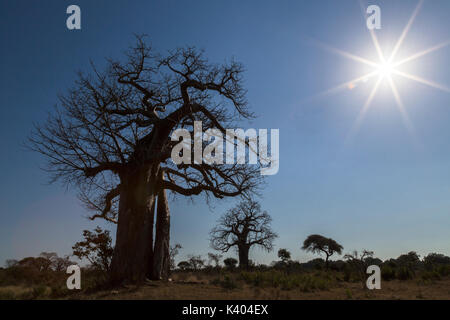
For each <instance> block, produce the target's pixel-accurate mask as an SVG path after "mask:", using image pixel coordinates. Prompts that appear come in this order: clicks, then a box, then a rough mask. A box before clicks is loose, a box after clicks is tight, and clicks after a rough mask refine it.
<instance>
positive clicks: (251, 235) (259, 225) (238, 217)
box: [210, 200, 277, 268]
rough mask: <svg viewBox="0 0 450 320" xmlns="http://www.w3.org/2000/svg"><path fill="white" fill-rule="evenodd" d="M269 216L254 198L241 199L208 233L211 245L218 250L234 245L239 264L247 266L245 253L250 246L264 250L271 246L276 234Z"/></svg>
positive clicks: (246, 253)
mask: <svg viewBox="0 0 450 320" xmlns="http://www.w3.org/2000/svg"><path fill="white" fill-rule="evenodd" d="M271 222H272V218H271V217H270V215H269V214H268V213H267V212H266V211H264V212H261V206H260V204H259V203H258V202H256V201H253V200H246V201H241V202H240V203H239V204H238V205H237V206H236V207H235V208H232V209H230V210H228V211H227V212H226V213H225V214H224V215H223V216H222V217H221V218H220V219H219V221H218V225H217V226H216V227H214V228H213V229H212V230H211V232H210V241H211V247H212V248H213V249H215V250H218V251H221V252H228V250H229V249H230V248H236V249H237V251H238V254H239V266H240V267H244V268H247V267H248V266H249V259H248V254H249V250H250V248H251V247H252V246H257V247H260V248H263V249H265V250H267V251H271V250H272V249H273V241H274V240H275V238H276V237H277V234H276V233H275V232H273V231H272V228H271V226H270V223H271Z"/></svg>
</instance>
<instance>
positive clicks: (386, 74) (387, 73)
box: [377, 62, 394, 78]
mask: <svg viewBox="0 0 450 320" xmlns="http://www.w3.org/2000/svg"><path fill="white" fill-rule="evenodd" d="M377 69H378V75H379V76H380V77H381V78H390V77H391V75H392V73H393V72H394V65H393V64H391V63H389V62H382V63H380V64H379V65H378V67H377Z"/></svg>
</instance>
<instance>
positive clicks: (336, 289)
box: [0, 271, 450, 300]
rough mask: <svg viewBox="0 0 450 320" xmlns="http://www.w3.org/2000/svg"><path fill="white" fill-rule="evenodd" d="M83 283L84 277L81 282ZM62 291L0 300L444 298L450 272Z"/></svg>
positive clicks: (258, 276)
mask: <svg viewBox="0 0 450 320" xmlns="http://www.w3.org/2000/svg"><path fill="white" fill-rule="evenodd" d="M84 284H85V285H88V282H86V279H85V282H84ZM83 288H84V290H82V291H68V290H67V289H61V288H59V287H49V286H45V285H33V286H26V285H8V286H1V287H0V300H1V299H52V298H59V299H148V300H158V299H168V300H171V299H187V300H210V299H214V300H233V299H243V300H277V299H283V300H299V299H300V300H311V299H313V300H322V299H326V300H330V299H331V300H346V299H355V300H360V299H364V300H367V299H386V300H396V299H430V300H434V299H445V300H449V299H450V276H447V277H442V279H440V280H423V279H422V280H420V278H416V279H413V280H392V281H382V282H381V290H371V291H370V290H367V289H363V288H362V284H361V282H347V281H344V280H343V276H342V274H340V273H337V272H336V273H333V272H330V273H325V272H319V271H315V272H310V273H294V274H286V273H283V272H276V271H271V272H232V273H224V272H219V273H217V272H213V273H203V272H197V273H195V272H180V273H175V274H174V275H173V280H172V281H169V282H162V281H147V282H146V283H145V284H143V285H141V286H125V287H122V288H120V289H115V290H97V289H96V290H92V289H89V287H86V286H84V287H83Z"/></svg>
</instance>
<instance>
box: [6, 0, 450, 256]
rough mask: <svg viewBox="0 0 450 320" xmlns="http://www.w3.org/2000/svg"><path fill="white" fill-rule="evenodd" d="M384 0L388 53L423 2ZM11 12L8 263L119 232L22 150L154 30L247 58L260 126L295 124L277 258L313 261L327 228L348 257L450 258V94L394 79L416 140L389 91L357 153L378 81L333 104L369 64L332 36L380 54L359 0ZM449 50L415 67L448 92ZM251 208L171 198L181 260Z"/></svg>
mask: <svg viewBox="0 0 450 320" xmlns="http://www.w3.org/2000/svg"><path fill="white" fill-rule="evenodd" d="M70 4H77V5H79V6H80V8H81V13H82V22H81V24H82V30H81V31H69V30H67V28H66V23H65V21H66V18H67V14H66V8H67V6H68V5H70ZM371 4H377V5H379V6H380V8H381V13H382V15H381V17H382V29H381V30H377V31H376V34H377V37H378V39H379V42H380V46H381V48H382V49H383V50H384V51H385V52H386V54H387V53H389V51H390V50H392V48H393V47H394V45H395V42H396V40H397V39H398V37H399V36H400V34H401V32H402V29H403V28H404V26H405V25H406V23H407V22H408V19H409V17H410V16H411V14H412V12H413V10H414V8H415V5H416V2H415V1H406V0H405V1H400V0H397V1H371ZM449 13H450V2H448V1H446V0H442V1H425V2H424V4H423V6H422V8H421V10H420V11H419V14H418V15H417V18H416V20H415V21H414V24H413V25H412V27H411V29H410V31H409V33H408V35H407V36H406V38H405V40H404V43H403V45H402V47H401V49H400V50H399V53H398V56H399V57H406V56H408V55H411V54H413V53H415V52H418V51H421V50H424V49H426V48H429V47H432V46H434V45H436V44H438V43H441V42H443V41H446V40H448V39H449V38H450V31H449V30H450V21H449V20H448V14H449ZM0 15H1V16H0V43H1V59H0V70H1V76H0V87H1V95H0V106H1V108H0V112H1V116H0V148H1V150H2V155H3V156H2V157H1V158H0V166H1V168H2V180H1V182H0V199H1V209H0V264H3V262H4V261H5V260H6V259H9V258H22V257H25V256H30V255H37V254H39V253H40V252H41V251H56V252H58V253H60V254H68V253H71V246H72V245H73V244H74V243H75V242H76V241H78V240H80V238H81V232H82V230H83V229H86V228H89V229H92V228H94V227H95V226H96V225H102V226H105V224H104V223H102V222H101V221H96V222H91V221H89V220H87V219H86V218H85V217H86V216H87V215H88V212H86V211H85V210H84V209H83V207H82V206H81V205H80V203H79V201H78V200H77V198H76V189H73V188H69V189H66V188H65V187H64V186H61V185H60V184H53V185H48V184H47V182H48V177H47V176H46V174H45V172H43V171H41V170H40V169H39V167H40V166H42V165H43V164H44V159H43V158H42V157H41V156H40V155H39V154H34V153H31V152H29V151H26V150H25V149H24V148H23V147H22V146H21V145H22V143H23V142H24V141H25V140H26V137H27V135H28V134H29V133H30V130H31V126H32V124H33V122H41V121H43V120H45V118H46V114H47V112H49V111H51V109H52V107H53V105H54V104H55V103H56V102H57V99H56V97H57V94H58V93H63V92H64V91H65V90H67V89H68V88H70V87H71V85H72V83H73V81H74V80H75V77H76V75H75V72H76V71H78V70H88V66H89V61H90V60H92V61H94V62H95V63H96V64H97V65H99V66H101V65H102V64H103V61H104V58H105V57H114V58H120V57H121V56H122V53H123V51H124V50H125V49H126V48H127V47H128V45H130V44H132V43H133V34H134V33H137V34H140V33H146V34H148V35H149V38H150V40H151V42H152V45H153V47H154V48H155V49H156V50H158V51H160V52H164V51H166V50H169V49H173V48H175V47H179V46H183V45H195V46H197V47H198V48H203V49H205V53H206V55H207V57H208V58H209V60H210V61H212V62H222V61H224V60H225V59H228V58H230V57H235V58H236V60H238V61H241V62H242V63H243V64H244V65H245V67H246V73H245V83H246V87H247V89H248V100H249V102H250V105H251V108H252V110H253V111H255V112H256V113H257V114H258V115H259V117H258V118H257V119H256V120H254V121H252V122H249V123H247V127H252V128H278V129H280V170H279V173H278V174H277V175H275V176H271V177H268V179H267V187H266V188H265V189H264V192H263V198H262V199H261V204H262V207H263V208H264V209H265V210H267V211H268V212H269V213H270V214H271V215H272V217H273V220H274V221H273V228H274V229H275V231H276V232H277V233H278V234H279V235H280V237H279V239H277V241H276V250H278V248H288V249H289V250H291V252H292V255H293V258H294V259H300V260H302V261H304V260H307V259H310V258H312V256H311V255H309V254H305V253H304V252H301V251H300V244H301V242H302V241H303V240H304V239H305V238H306V237H307V236H308V235H309V234H312V233H320V234H324V235H326V236H329V237H332V238H334V239H336V240H337V241H338V242H340V243H341V244H342V245H343V246H344V248H345V250H344V251H345V252H347V251H350V250H354V249H362V248H365V249H369V250H373V251H375V255H376V256H378V257H380V258H383V259H384V258H388V257H396V256H398V255H400V254H401V253H404V252H407V251H410V250H416V251H417V252H418V253H419V254H421V255H423V254H425V253H428V252H441V253H445V254H447V255H448V254H450V236H449V234H450V233H449V232H448V229H449V226H450V197H449V195H450V148H449V141H450V126H449V125H448V123H450V108H449V107H450V93H448V92H445V91H443V90H438V89H436V88H432V87H430V86H426V85H424V84H420V83H417V82H414V81H411V80H407V79H403V78H400V77H398V79H397V77H396V76H394V77H393V79H394V81H395V83H396V85H397V87H398V91H399V93H400V95H401V98H402V101H403V104H404V106H405V109H406V110H407V112H408V114H409V117H410V119H411V122H412V123H413V125H414V136H412V135H411V134H410V132H408V130H407V129H406V128H405V126H404V123H403V119H402V116H401V114H400V112H399V110H398V108H397V105H396V101H395V99H394V97H393V95H392V93H391V91H390V88H389V86H388V85H387V84H386V82H385V81H383V82H382V83H381V85H380V88H379V90H378V93H377V94H376V95H375V97H374V99H373V101H372V104H371V108H370V109H369V111H368V112H367V114H366V116H365V118H364V120H363V121H362V123H361V126H360V128H359V131H357V133H356V134H354V135H353V139H351V141H350V142H348V143H346V141H347V140H346V137H347V136H348V133H349V131H350V129H351V128H352V126H353V125H354V123H355V119H356V118H357V116H358V113H359V111H360V110H361V108H362V106H363V105H364V102H365V100H366V99H367V97H368V95H369V93H370V91H371V88H372V87H373V85H374V82H375V80H376V79H370V80H368V81H367V82H364V83H360V84H359V85H358V86H356V87H355V88H353V89H352V90H350V89H347V90H342V91H339V92H336V93H333V94H329V95H318V94H319V93H320V92H323V91H324V90H326V89H329V88H331V87H334V86H336V85H338V84H340V83H342V82H345V81H348V80H350V79H352V78H355V77H357V76H360V75H362V74H363V73H364V72H366V71H367V70H366V69H367V67H365V66H364V65H362V64H360V63H357V62H355V61H353V60H350V59H347V58H344V57H342V56H340V55H337V54H335V53H332V52H330V51H327V50H324V49H323V48H321V47H320V46H318V45H317V44H316V42H317V41H320V42H322V43H326V44H328V45H330V46H333V47H336V48H339V49H342V50H346V51H349V52H351V53H354V54H357V55H361V56H364V57H366V58H369V59H376V51H375V49H374V47H373V44H372V41H371V38H370V34H369V32H368V30H367V28H366V23H365V20H364V18H363V16H362V13H361V8H360V5H359V2H358V1H350V0H349V1H222V0H220V1H199V0H196V1H137V0H136V1H104V0H96V1H82V0H77V1H32V2H31V1H22V0H14V1H13V0H5V1H2V2H1V4H0ZM449 55H450V46H447V47H444V48H442V49H440V50H437V51H435V52H433V53H430V54H428V55H426V56H423V57H421V58H420V59H417V60H414V61H411V62H409V63H408V64H406V65H405V70H408V71H410V72H411V73H414V74H416V75H418V76H420V77H423V78H426V79H432V80H433V81H435V82H437V83H440V84H442V85H443V86H446V87H447V88H448V87H450V66H449ZM236 201H237V200H236V199H228V200H224V201H216V202H214V203H213V206H212V207H208V206H207V205H206V204H204V201H203V198H201V197H200V198H197V199H196V200H195V202H194V203H193V204H192V203H190V202H187V201H185V200H183V199H181V198H180V197H178V198H177V199H176V200H174V201H172V202H171V204H170V206H171V213H172V230H171V236H172V242H173V243H176V242H179V243H181V244H182V245H183V247H184V248H183V250H182V251H181V256H180V258H183V257H184V256H186V255H188V254H191V253H192V254H203V255H205V254H206V253H207V252H211V251H212V250H211V249H210V248H209V244H208V241H207V239H208V232H209V230H210V229H211V228H212V227H213V226H214V223H215V221H216V220H217V219H218V217H219V216H220V214H222V213H223V212H224V211H225V210H227V209H228V208H230V207H231V206H233V205H234V204H236ZM106 226H107V227H108V228H110V229H111V230H113V231H114V229H115V227H114V226H111V225H106ZM276 250H275V251H274V252H271V253H269V254H266V253H264V252H262V251H259V250H255V251H253V252H252V253H251V258H252V259H254V260H256V261H258V262H261V263H269V262H271V261H273V260H276V259H277V258H276ZM229 255H233V253H230V254H229Z"/></svg>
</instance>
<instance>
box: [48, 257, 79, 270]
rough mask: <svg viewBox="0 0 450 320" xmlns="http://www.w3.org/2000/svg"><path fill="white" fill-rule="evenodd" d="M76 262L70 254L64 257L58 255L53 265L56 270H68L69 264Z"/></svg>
mask: <svg viewBox="0 0 450 320" xmlns="http://www.w3.org/2000/svg"><path fill="white" fill-rule="evenodd" d="M74 264H76V263H75V262H73V261H71V260H70V256H65V257H64V258H62V257H56V259H54V261H53V263H52V266H53V270H55V271H58V272H60V271H66V270H67V267H68V266H71V265H74Z"/></svg>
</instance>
